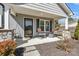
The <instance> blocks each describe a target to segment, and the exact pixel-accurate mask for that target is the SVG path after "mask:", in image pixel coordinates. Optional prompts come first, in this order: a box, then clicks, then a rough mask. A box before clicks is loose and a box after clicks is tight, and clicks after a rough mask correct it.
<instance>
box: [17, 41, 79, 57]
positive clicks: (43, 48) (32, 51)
mask: <svg viewBox="0 0 79 59" xmlns="http://www.w3.org/2000/svg"><path fill="white" fill-rule="evenodd" d="M58 42H59V41H57V42H50V43H45V44H39V45H34V46H28V47H22V48H18V49H19V51H20V52H21V51H22V52H21V53H18V52H19V51H17V53H16V54H17V55H20V56H22V55H24V56H79V42H78V41H77V40H71V42H72V44H73V49H71V52H70V53H68V52H66V51H64V50H62V49H57V48H56V47H57V43H58ZM22 49H23V50H24V51H23V50H22Z"/></svg>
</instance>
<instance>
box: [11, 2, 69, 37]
mask: <svg viewBox="0 0 79 59" xmlns="http://www.w3.org/2000/svg"><path fill="white" fill-rule="evenodd" d="M28 5H30V4H26V5H21V4H19V5H17V4H11V7H12V8H11V14H12V15H14V16H15V17H16V16H18V14H21V15H22V16H23V15H24V16H23V17H22V18H23V19H22V20H23V29H24V33H23V35H24V37H25V36H28V35H27V34H26V33H28V32H30V33H31V34H30V35H29V36H35V35H37V34H38V32H41V33H49V32H50V33H52V32H53V30H54V29H55V21H57V20H59V19H62V18H65V29H68V17H67V15H66V14H64V15H62V14H58V13H57V12H56V13H55V12H50V11H46V10H42V9H34V8H32V7H30V6H28ZM38 7H39V6H38ZM16 20H17V19H16ZM18 21H19V20H18ZM28 28H30V29H29V30H31V31H29V30H28ZM25 32H26V33H25Z"/></svg>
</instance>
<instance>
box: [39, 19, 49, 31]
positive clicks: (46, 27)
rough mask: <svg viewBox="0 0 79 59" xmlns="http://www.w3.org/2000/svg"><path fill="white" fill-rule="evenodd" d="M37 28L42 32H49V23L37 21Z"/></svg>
mask: <svg viewBox="0 0 79 59" xmlns="http://www.w3.org/2000/svg"><path fill="white" fill-rule="evenodd" d="M39 28H41V30H42V31H44V32H49V31H50V21H49V20H39Z"/></svg>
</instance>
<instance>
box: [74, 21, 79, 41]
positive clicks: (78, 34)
mask: <svg viewBox="0 0 79 59" xmlns="http://www.w3.org/2000/svg"><path fill="white" fill-rule="evenodd" d="M74 38H75V39H76V40H79V21H78V24H77V26H76V29H75V32H74Z"/></svg>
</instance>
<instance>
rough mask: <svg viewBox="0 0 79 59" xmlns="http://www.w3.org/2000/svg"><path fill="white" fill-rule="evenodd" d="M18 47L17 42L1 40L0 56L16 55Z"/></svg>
mask: <svg viewBox="0 0 79 59" xmlns="http://www.w3.org/2000/svg"><path fill="white" fill-rule="evenodd" d="M15 49H16V42H15V41H14V40H11V39H8V40H5V41H2V42H0V56H8V55H11V54H12V55H14V52H15Z"/></svg>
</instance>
